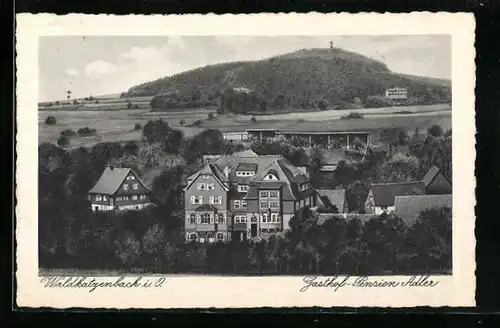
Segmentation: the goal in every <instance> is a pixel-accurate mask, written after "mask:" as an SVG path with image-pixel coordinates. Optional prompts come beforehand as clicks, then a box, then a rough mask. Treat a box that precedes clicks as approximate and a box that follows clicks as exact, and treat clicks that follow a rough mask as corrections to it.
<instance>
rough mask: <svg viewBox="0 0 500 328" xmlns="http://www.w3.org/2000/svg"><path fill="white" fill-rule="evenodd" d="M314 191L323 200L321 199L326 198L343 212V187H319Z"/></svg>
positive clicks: (344, 201)
mask: <svg viewBox="0 0 500 328" xmlns="http://www.w3.org/2000/svg"><path fill="white" fill-rule="evenodd" d="M316 192H317V193H318V195H319V197H320V198H321V200H322V201H323V202H324V200H323V199H324V198H326V199H327V200H328V202H330V204H332V205H335V206H336V207H337V209H338V210H339V213H342V212H343V210H344V206H345V203H346V193H345V189H319V190H316ZM325 205H326V204H325Z"/></svg>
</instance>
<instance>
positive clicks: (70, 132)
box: [61, 129, 76, 138]
mask: <svg viewBox="0 0 500 328" xmlns="http://www.w3.org/2000/svg"><path fill="white" fill-rule="evenodd" d="M61 136H64V137H68V138H69V137H74V136H76V132H75V131H73V130H71V129H66V130H64V131H62V132H61Z"/></svg>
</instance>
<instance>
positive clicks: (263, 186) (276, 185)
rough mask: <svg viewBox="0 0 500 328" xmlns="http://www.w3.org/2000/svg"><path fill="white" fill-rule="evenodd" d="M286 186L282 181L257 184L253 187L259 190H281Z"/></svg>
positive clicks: (253, 184)
mask: <svg viewBox="0 0 500 328" xmlns="http://www.w3.org/2000/svg"><path fill="white" fill-rule="evenodd" d="M284 185H285V183H284V182H281V181H269V182H267V181H262V182H256V183H252V186H258V187H259V189H280V188H281V187H283V186H284Z"/></svg>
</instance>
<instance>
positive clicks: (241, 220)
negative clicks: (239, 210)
mask: <svg viewBox="0 0 500 328" xmlns="http://www.w3.org/2000/svg"><path fill="white" fill-rule="evenodd" d="M246 222H247V217H246V216H245V215H236V216H235V217H234V223H246Z"/></svg>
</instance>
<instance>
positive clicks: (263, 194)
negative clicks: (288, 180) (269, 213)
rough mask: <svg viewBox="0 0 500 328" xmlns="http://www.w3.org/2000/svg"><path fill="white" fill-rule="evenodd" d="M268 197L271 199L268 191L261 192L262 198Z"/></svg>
mask: <svg viewBox="0 0 500 328" xmlns="http://www.w3.org/2000/svg"><path fill="white" fill-rule="evenodd" d="M268 197H269V192H268V191H261V192H260V198H268Z"/></svg>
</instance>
